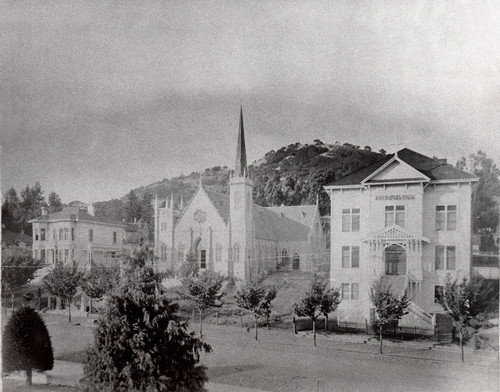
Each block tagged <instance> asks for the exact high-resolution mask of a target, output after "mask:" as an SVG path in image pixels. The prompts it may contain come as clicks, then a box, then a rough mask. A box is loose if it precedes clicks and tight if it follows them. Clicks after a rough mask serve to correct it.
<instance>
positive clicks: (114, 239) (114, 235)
mask: <svg viewBox="0 0 500 392" xmlns="http://www.w3.org/2000/svg"><path fill="white" fill-rule="evenodd" d="M113 244H116V231H113Z"/></svg>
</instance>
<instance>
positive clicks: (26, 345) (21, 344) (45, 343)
mask: <svg viewBox="0 0 500 392" xmlns="http://www.w3.org/2000/svg"><path fill="white" fill-rule="evenodd" d="M2 363H3V369H2V371H3V372H5V373H9V372H12V371H16V370H25V371H26V381H27V383H28V384H31V375H32V370H33V369H35V370H40V371H45V370H50V369H52V367H53V366H54V355H53V353H52V344H51V342H50V336H49V332H48V331H47V327H46V326H45V323H44V321H43V320H42V318H41V317H40V316H39V315H38V313H37V312H35V310H34V309H32V308H28V307H26V308H21V309H18V310H16V311H15V312H14V313H13V314H12V317H11V318H10V320H9V321H8V322H7V325H6V326H5V330H4V332H3V335H2Z"/></svg>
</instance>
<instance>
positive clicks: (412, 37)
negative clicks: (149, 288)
mask: <svg viewBox="0 0 500 392" xmlns="http://www.w3.org/2000/svg"><path fill="white" fill-rule="evenodd" d="M499 20H500V9H499V7H498V2H497V1H495V2H493V1H480V2H478V1H448V0H447V1H435V0H426V1H373V0H370V1H352V0H348V1H334V0H330V1H324V2H314V1H310V0H308V1H282V0H279V1H275V2H272V1H269V2H264V1H255V2H252V1H248V0H245V1H220V2H218V1H166V0H161V1H160V0H159V1H148V2H145V1H121V0H120V1H85V2H81V1H52V0H44V1H32V2H28V1H17V0H16V1H12V2H7V1H4V2H3V4H2V6H0V23H1V26H0V28H1V32H2V33H1V34H0V48H1V49H0V50H1V52H0V55H1V56H0V64H1V74H0V115H1V119H0V121H1V123H0V126H1V145H2V151H1V169H2V170H1V175H2V181H1V185H2V192H3V193H4V192H5V191H6V190H7V189H8V188H10V187H11V186H14V187H15V188H16V189H17V190H18V191H19V190H20V189H21V188H22V187H25V186H26V185H27V184H30V185H32V184H34V182H35V181H39V182H40V183H41V185H42V188H43V189H44V190H45V195H48V193H49V192H50V191H56V192H57V193H59V195H60V196H61V197H62V199H63V201H64V202H69V201H71V200H75V199H78V200H82V201H85V202H89V201H97V200H107V199H110V198H116V197H121V196H123V195H124V194H125V193H126V192H128V191H129V190H130V189H131V188H135V187H138V186H141V185H146V184H149V183H151V182H154V181H158V180H161V179H163V178H170V177H172V176H176V175H179V174H181V173H184V174H189V173H190V172H192V171H198V170H200V169H203V168H206V167H213V166H217V165H228V166H231V167H232V166H233V162H234V158H235V145H236V140H237V128H238V117H239V107H240V105H242V106H243V110H244V116H245V131H246V138H247V155H248V159H249V161H253V160H255V159H259V158H261V157H262V156H263V155H264V154H265V152H267V151H269V150H271V149H277V148H280V147H281V146H284V145H288V144H290V143H294V142H303V143H312V142H313V140H314V139H321V140H322V141H324V142H328V143H334V142H335V141H339V142H341V143H344V142H349V143H353V144H356V145H360V146H362V147H363V146H365V145H369V146H371V147H372V148H373V149H376V150H379V149H381V148H384V149H386V150H388V151H390V152H392V151H394V150H395V149H396V148H401V146H395V145H396V144H401V145H402V147H408V148H411V149H413V150H416V151H418V152H421V153H423V154H425V155H429V156H433V155H437V156H439V157H443V158H444V157H446V158H448V160H449V161H451V162H452V163H454V162H455V161H456V160H457V159H458V158H459V157H460V156H462V155H467V154H469V153H471V152H475V151H477V150H478V149H481V150H483V151H485V152H486V153H487V154H488V155H489V156H491V157H493V158H494V159H495V161H496V163H497V165H499V164H500V142H499V139H500V80H499V75H500V73H499V71H500V27H499V26H500V24H499V23H498V21H499Z"/></svg>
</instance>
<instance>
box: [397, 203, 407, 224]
mask: <svg viewBox="0 0 500 392" xmlns="http://www.w3.org/2000/svg"><path fill="white" fill-rule="evenodd" d="M396 225H398V226H401V227H405V206H396Z"/></svg>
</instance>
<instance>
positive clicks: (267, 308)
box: [236, 274, 278, 340]
mask: <svg viewBox="0 0 500 392" xmlns="http://www.w3.org/2000/svg"><path fill="white" fill-rule="evenodd" d="M265 278H266V275H265V274H259V275H257V276H255V277H253V278H252V279H250V280H249V281H247V282H246V283H245V284H244V285H243V286H242V287H241V289H240V290H238V291H237V293H236V303H237V304H238V306H239V307H240V308H242V309H247V310H250V311H251V312H252V313H253V319H254V325H255V340H257V337H258V336H257V334H258V332H257V331H258V326H259V318H261V317H265V318H268V317H269V315H270V314H271V306H272V304H271V303H272V301H273V300H274V299H275V298H276V294H277V292H278V290H277V288H276V287H274V286H273V287H269V288H266V287H265V286H264V284H263V282H264V279H265Z"/></svg>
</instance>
